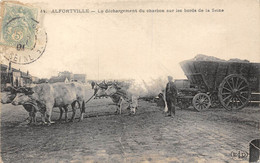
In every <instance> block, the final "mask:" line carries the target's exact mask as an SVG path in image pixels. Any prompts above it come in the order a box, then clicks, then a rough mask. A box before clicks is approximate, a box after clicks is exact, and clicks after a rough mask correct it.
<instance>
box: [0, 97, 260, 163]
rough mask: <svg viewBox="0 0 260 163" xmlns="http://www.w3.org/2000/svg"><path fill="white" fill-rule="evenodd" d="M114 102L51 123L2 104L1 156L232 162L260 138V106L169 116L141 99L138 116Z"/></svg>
mask: <svg viewBox="0 0 260 163" xmlns="http://www.w3.org/2000/svg"><path fill="white" fill-rule="evenodd" d="M110 103H111V101H110V100H109V99H97V100H93V101H92V102H90V103H88V109H87V115H86V118H85V119H84V120H83V121H82V122H74V123H65V122H61V123H60V122H57V123H56V124H54V125H51V126H27V125H25V122H24V120H25V119H26V117H27V112H26V111H25V110H24V109H23V108H22V107H14V106H12V105H2V110H1V122H2V124H1V155H2V160H3V161H4V162H12V163H13V162H26V163H27V162H58V161H64V162H68V161H71V162H73V161H75V162H95V161H97V162H142V161H144V162H145V161H148V162H161V161H163V162H171V161H172V162H196V161H202V162H214V161H215V162H225V161H227V162H233V161H234V160H233V159H232V157H231V152H232V151H233V152H236V151H238V150H242V151H248V142H249V141H250V140H252V139H254V138H260V129H259V128H260V127H259V120H260V108H259V107H257V108H252V107H248V108H245V109H243V110H242V111H239V112H229V111H226V110H224V109H210V110H208V111H205V112H196V111H193V110H192V109H191V108H190V109H187V110H177V116H176V117H175V118H169V117H165V116H164V114H163V112H162V111H163V109H162V108H159V107H157V106H156V104H154V103H149V102H145V101H140V107H139V109H138V110H137V115H135V116H130V115H128V111H127V110H123V114H122V115H114V113H113V112H114V109H115V106H113V105H107V104H110ZM105 105H106V106H105ZM54 111H55V112H54V114H53V119H58V116H59V114H58V113H56V111H58V109H54ZM78 112H79V111H78ZM39 120H40V118H39ZM247 160H248V158H246V160H245V161H246V162H247Z"/></svg>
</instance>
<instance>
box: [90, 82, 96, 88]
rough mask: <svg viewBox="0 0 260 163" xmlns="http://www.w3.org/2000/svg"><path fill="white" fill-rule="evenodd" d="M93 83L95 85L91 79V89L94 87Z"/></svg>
mask: <svg viewBox="0 0 260 163" xmlns="http://www.w3.org/2000/svg"><path fill="white" fill-rule="evenodd" d="M95 85H96V83H95V82H94V81H92V82H91V87H92V89H94V87H95Z"/></svg>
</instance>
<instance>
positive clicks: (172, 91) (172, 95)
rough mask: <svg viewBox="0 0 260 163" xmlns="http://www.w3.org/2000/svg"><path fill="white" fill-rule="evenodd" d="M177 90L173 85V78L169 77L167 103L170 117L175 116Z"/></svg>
mask: <svg viewBox="0 0 260 163" xmlns="http://www.w3.org/2000/svg"><path fill="white" fill-rule="evenodd" d="M176 98H177V88H176V86H175V84H174V83H173V78H172V76H168V83H167V85H166V103H167V107H168V116H172V117H174V116H175V105H176V103H177V99H176Z"/></svg>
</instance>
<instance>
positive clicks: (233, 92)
mask: <svg viewBox="0 0 260 163" xmlns="http://www.w3.org/2000/svg"><path fill="white" fill-rule="evenodd" d="M231 94H232V96H236V95H239V94H240V92H239V90H238V89H237V88H235V89H233V90H232V92H231Z"/></svg>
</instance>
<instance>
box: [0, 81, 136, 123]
mask: <svg viewBox="0 0 260 163" xmlns="http://www.w3.org/2000/svg"><path fill="white" fill-rule="evenodd" d="M92 88H94V92H93V89H91V88H88V87H86V86H85V85H83V84H80V83H76V82H73V83H54V84H49V83H43V84H38V85H36V86H35V87H32V88H23V87H21V88H18V89H16V88H14V87H7V89H5V91H4V92H1V103H3V104H7V103H12V104H13V105H23V107H24V108H25V110H26V111H28V112H29V118H30V123H32V122H33V123H35V122H36V114H35V113H36V112H40V113H41V117H42V122H43V123H48V124H51V123H53V122H52V121H51V114H52V109H53V107H58V108H59V109H60V118H59V120H61V118H62V114H63V109H64V110H65V120H66V121H68V115H67V114H68V107H69V106H71V107H72V111H73V114H72V118H71V121H73V120H74V119H75V114H76V105H78V107H79V108H80V119H79V120H80V121H81V120H83V117H84V113H85V108H86V102H88V101H89V100H91V99H92V97H93V96H94V95H95V96H104V95H105V96H110V97H111V98H112V100H113V102H114V103H116V104H117V106H118V108H117V110H116V112H117V113H118V114H121V109H122V102H123V100H124V101H126V102H127V103H128V104H129V108H130V109H131V113H133V114H135V110H136V108H137V105H138V104H137V97H135V96H133V95H131V94H130V93H128V92H127V90H124V91H122V90H121V88H120V87H118V86H116V85H115V84H113V85H110V86H106V88H105V89H104V87H99V86H98V85H96V86H95V87H93V85H92ZM46 120H47V122H46Z"/></svg>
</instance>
